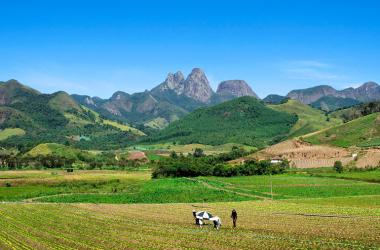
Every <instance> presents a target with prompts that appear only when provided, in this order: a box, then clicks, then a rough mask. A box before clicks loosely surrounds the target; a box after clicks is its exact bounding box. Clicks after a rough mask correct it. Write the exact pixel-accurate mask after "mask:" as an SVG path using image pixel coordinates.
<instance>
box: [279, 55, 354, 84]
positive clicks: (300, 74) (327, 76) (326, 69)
mask: <svg viewBox="0 0 380 250" xmlns="http://www.w3.org/2000/svg"><path fill="white" fill-rule="evenodd" d="M282 72H283V73H284V74H285V76H286V77H287V78H289V79H294V80H309V81H315V82H322V81H341V80H346V79H347V76H346V75H343V74H340V73H337V72H336V67H335V66H334V65H332V64H329V63H325V62H321V61H316V60H295V61H288V62H286V63H284V64H283V65H282Z"/></svg>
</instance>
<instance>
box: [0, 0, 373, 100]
mask: <svg viewBox="0 0 380 250" xmlns="http://www.w3.org/2000/svg"><path fill="white" fill-rule="evenodd" d="M379 10H380V3H379V1H366V0H362V1H339V0H336V1H323V0H320V1H313V0H309V1H291V0H289V1H239V0H235V1H196V0H194V1H143V0H141V1H114V0H108V1H96V0H93V1H80V0H77V1H71V0H66V1H63V0H62V1H58V0H57V1H38V0H35V1H14V0H13V1H12V0H2V1H1V4H0V11H1V14H0V55H1V59H2V60H1V61H0V80H8V79H11V78H14V79H18V80H19V81H21V82H23V83H25V84H27V85H29V86H31V87H34V88H37V89H39V90H40V91H42V92H46V93H51V92H54V91H58V90H65V91H67V92H69V93H79V94H89V95H92V96H100V97H109V96H111V95H112V93H113V92H115V91H117V90H122V91H125V92H129V93H133V92H138V91H144V90H145V89H151V88H152V87H154V86H156V85H157V84H159V83H160V82H162V81H163V80H164V78H165V77H166V75H167V73H168V72H170V71H172V72H173V71H177V70H181V71H182V72H183V73H184V74H188V73H189V72H190V70H191V69H192V68H193V67H200V68H202V69H204V71H205V72H206V74H207V76H208V78H209V80H210V82H211V84H212V86H213V88H214V89H215V88H216V86H217V84H218V83H219V82H220V81H222V80H227V79H244V80H246V81H247V82H248V83H249V84H250V86H251V87H252V88H253V89H254V91H256V92H257V93H258V95H259V96H260V97H265V96H266V95H267V94H270V93H277V94H286V93H287V92H288V91H290V90H292V89H297V88H305V87H310V86H314V85H318V84H330V85H332V86H334V87H336V88H338V89H341V88H345V87H348V86H357V85H359V84H361V83H363V82H365V81H369V80H372V81H377V82H380V71H379V68H380V67H379V65H380V63H379V62H380V60H379V58H380V18H379V17H378V11H379Z"/></svg>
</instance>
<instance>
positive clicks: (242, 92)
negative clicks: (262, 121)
mask: <svg viewBox="0 0 380 250" xmlns="http://www.w3.org/2000/svg"><path fill="white" fill-rule="evenodd" d="M152 91H153V92H156V93H157V92H164V91H173V92H174V93H176V94H177V95H185V96H187V97H189V98H192V99H194V100H196V101H198V102H202V103H209V102H211V100H212V97H213V96H214V95H220V96H231V97H242V96H254V97H256V98H258V96H257V95H256V94H255V92H253V90H252V89H251V87H249V85H248V84H247V83H246V82H245V81H243V80H228V81H223V82H221V83H220V84H219V86H218V88H217V91H216V93H215V92H214V91H213V90H212V88H211V86H210V83H209V81H208V79H207V77H206V75H205V73H204V72H203V70H201V69H200V68H194V69H193V70H192V71H191V73H190V74H189V75H188V76H187V78H186V79H185V77H184V76H183V74H182V72H181V71H177V72H176V73H174V74H173V73H169V74H168V76H167V78H166V80H165V81H164V82H163V83H161V84H160V85H159V86H157V87H156V88H154V89H153V90H152Z"/></svg>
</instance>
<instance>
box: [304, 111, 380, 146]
mask: <svg viewBox="0 0 380 250" xmlns="http://www.w3.org/2000/svg"><path fill="white" fill-rule="evenodd" d="M304 140H305V141H307V142H310V143H312V144H330V145H334V146H338V147H350V146H359V147H369V146H380V117H379V113H374V114H370V115H367V116H364V117H361V118H358V119H355V120H352V121H350V122H347V123H344V124H341V125H339V126H336V127H333V128H330V129H327V130H323V131H321V132H318V133H316V134H313V135H310V136H308V137H306V138H304Z"/></svg>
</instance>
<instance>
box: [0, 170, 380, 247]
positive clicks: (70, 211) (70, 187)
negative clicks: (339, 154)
mask: <svg viewBox="0 0 380 250" xmlns="http://www.w3.org/2000/svg"><path fill="white" fill-rule="evenodd" d="M379 181H380V171H379V170H374V171H366V172H347V173H343V174H336V173H334V172H331V171H326V170H323V171H322V170H309V172H303V173H299V172H293V173H292V172H290V173H287V174H283V175H276V176H272V178H270V177H269V176H244V177H232V178H221V177H198V178H176V179H171V178H168V179H158V180H151V179H150V172H149V171H137V172H124V171H75V172H74V173H66V172H63V171H56V170H49V171H2V172H0V225H1V230H0V249H290V248H298V249H305V248H316V249H378V248H380V238H379V237H378V235H379V234H380V184H379ZM270 182H272V183H273V198H274V200H271V199H270V198H271V194H270V186H269V184H270ZM107 203H108V204H107ZM116 203H123V204H116ZM125 203H129V204H125ZM233 208H234V209H236V210H237V212H238V227H237V228H236V229H233V228H232V223H231V219H230V213H231V210H232V209H233ZM193 209H195V210H198V211H199V210H207V211H209V212H211V213H212V214H214V215H217V216H219V217H220V218H221V220H222V228H221V229H220V230H219V231H217V230H214V229H213V227H212V225H211V224H210V223H208V225H205V226H204V227H203V228H199V227H197V226H196V225H195V223H194V219H193V217H192V210H193Z"/></svg>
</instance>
